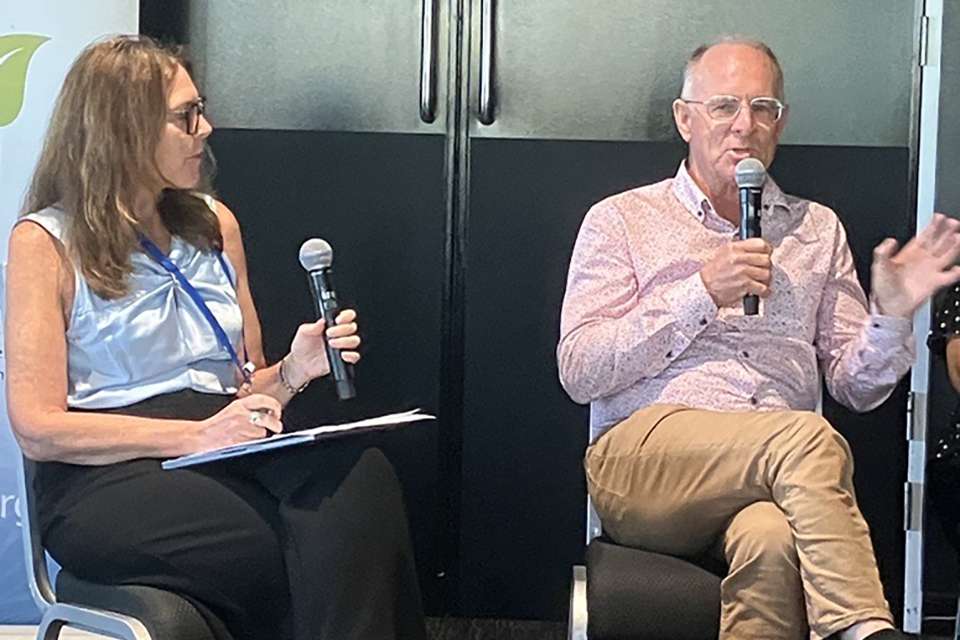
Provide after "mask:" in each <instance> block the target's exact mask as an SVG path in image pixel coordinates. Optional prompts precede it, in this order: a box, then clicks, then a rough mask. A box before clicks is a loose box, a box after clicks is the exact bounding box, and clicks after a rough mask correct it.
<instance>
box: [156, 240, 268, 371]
mask: <svg viewBox="0 0 960 640" xmlns="http://www.w3.org/2000/svg"><path fill="white" fill-rule="evenodd" d="M137 235H138V236H139V238H140V246H141V247H143V250H144V251H146V252H147V254H148V255H149V256H150V257H151V258H153V259H154V260H155V261H156V262H158V263H159V264H160V266H162V267H163V268H164V269H166V270H167V271H168V272H170V274H171V275H173V277H174V278H176V279H177V282H179V283H180V287H181V288H182V289H183V290H184V291H186V292H187V295H189V296H190V299H191V300H193V303H194V304H195V305H196V306H197V309H199V310H200V313H201V314H202V315H203V317H204V318H205V319H206V320H207V323H208V324H209V325H210V328H211V329H213V333H214V334H215V335H216V336H217V342H219V343H220V346H221V347H223V348H224V349H226V350H227V353H229V354H230V359H231V360H233V363H234V364H235V365H237V369H239V370H240V375H241V376H243V380H244V382H245V383H247V384H249V383H250V382H251V379H250V372H249V371H248V370H247V369H246V367H244V366H243V364H242V363H241V362H240V358H239V357H238V356H237V351H236V349H234V348H233V344H231V343H230V338H228V337H227V332H226V331H224V330H223V327H222V326H221V325H220V322H218V321H217V318H216V316H214V315H213V312H212V311H210V307H208V306H207V303H206V302H204V300H203V296H201V295H200V292H199V291H197V289H196V287H194V286H193V285H192V284H190V281H189V280H187V277H186V276H185V275H183V273H182V272H181V271H180V269H179V268H177V265H175V264H174V263H173V261H172V260H171V259H170V258H169V257H168V256H167V255H166V254H164V253H163V251H161V250H160V247H158V246H157V245H156V244H154V243H153V241H152V240H150V238H148V237H147V236H145V235H143V234H142V233H138V234H137ZM217 259H218V260H219V261H220V266H221V267H223V271H224V273H225V274H226V275H227V279H228V280H230V270H229V269H228V268H227V263H226V261H224V259H223V253H222V252H220V251H218V252H217ZM230 284H231V285H233V287H234V289H236V284H234V283H233V282H232V281H231V283H230ZM244 352H246V345H244Z"/></svg>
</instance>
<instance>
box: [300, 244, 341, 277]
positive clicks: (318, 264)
mask: <svg viewBox="0 0 960 640" xmlns="http://www.w3.org/2000/svg"><path fill="white" fill-rule="evenodd" d="M300 264H301V265H302V266H303V268H304V269H306V270H307V271H315V270H317V269H326V268H327V267H329V266H330V265H331V264H333V247H331V246H330V243H329V242H327V241H326V240H322V239H320V238H310V239H309V240H307V241H306V242H304V243H303V244H302V245H300Z"/></svg>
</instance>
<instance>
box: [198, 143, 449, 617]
mask: <svg viewBox="0 0 960 640" xmlns="http://www.w3.org/2000/svg"><path fill="white" fill-rule="evenodd" d="M210 142H211V145H212V147H213V150H214V153H215V154H216V157H217V158H218V162H219V175H218V178H217V181H216V183H217V188H218V191H219V194H220V197H221V198H222V199H223V200H224V201H225V202H226V203H227V205H228V206H230V207H231V208H232V209H233V211H234V213H235V214H236V216H237V219H238V220H239V222H240V226H241V229H242V231H243V237H244V244H245V247H246V252H247V262H248V264H249V270H250V284H251V288H252V290H253V296H254V300H255V302H256V304H257V310H258V311H259V314H260V320H261V323H262V325H263V336H264V344H265V348H266V353H267V358H268V360H269V361H271V362H275V361H276V360H278V359H279V358H280V357H282V356H283V355H284V354H285V353H286V352H287V349H288V347H289V344H290V340H291V339H292V338H293V335H294V333H295V331H296V328H297V326H298V325H299V324H300V323H302V322H307V321H311V320H312V319H313V316H314V312H313V306H312V305H313V303H312V301H311V298H310V293H309V289H308V288H307V280H306V275H305V273H304V271H303V269H302V268H301V267H300V263H299V261H298V259H297V256H298V251H299V248H300V244H301V243H302V242H303V241H304V240H306V239H308V238H312V237H321V238H324V239H325V240H327V241H328V242H330V244H331V245H332V246H333V250H334V262H333V270H334V282H335V284H336V289H337V293H338V296H339V297H340V300H341V304H342V305H343V306H352V307H354V308H356V309H357V310H358V313H359V322H360V333H361V335H362V337H363V339H364V345H363V348H362V353H363V360H361V362H360V363H359V365H358V366H357V368H356V387H357V397H356V398H355V399H353V400H350V401H347V402H339V401H337V399H336V396H335V395H334V393H333V390H332V383H331V382H330V381H329V380H322V381H318V382H315V383H313V384H312V385H311V386H310V387H309V388H308V389H307V390H306V391H305V392H304V393H303V394H302V395H301V396H300V397H298V398H297V399H295V400H294V401H293V402H292V403H291V404H290V406H289V408H288V410H287V412H286V413H285V415H284V422H285V424H286V425H287V426H288V428H296V427H306V426H311V425H314V424H318V423H323V422H329V421H335V420H342V419H347V418H359V417H366V416H372V415H377V414H379V413H384V412H389V411H398V410H400V409H406V408H413V407H422V408H424V409H425V410H426V411H429V412H432V413H437V411H438V408H439V404H440V398H439V388H440V386H439V385H440V376H441V371H440V332H441V308H440V307H441V295H442V289H443V281H444V274H445V268H444V257H443V256H444V237H445V236H444V228H445V214H444V205H443V193H444V188H443V180H442V173H443V151H444V146H443V145H444V141H443V139H442V138H441V137H439V136H414V135H389V134H347V133H323V132H306V131H296V132H288V131H256V130H223V129H221V130H217V131H216V132H215V133H214V134H213V136H212V137H211V139H210ZM443 428H446V425H442V424H437V423H416V424H413V425H410V426H408V427H405V428H403V429H401V430H399V431H397V432H395V433H393V434H390V435H387V436H384V437H383V438H382V439H381V441H382V445H383V446H384V447H385V448H386V451H387V453H388V455H389V457H390V458H391V460H392V461H393V463H394V465H395V466H396V467H397V470H398V472H399V474H400V477H401V480H402V481H403V483H404V488H405V491H406V499H407V503H408V507H409V509H410V512H411V520H412V522H411V526H412V530H413V535H414V539H415V540H414V542H415V546H416V551H417V560H418V563H419V565H420V569H421V582H422V584H423V587H424V592H425V596H426V599H427V602H428V605H429V606H430V607H431V608H433V609H435V608H436V606H438V605H437V604H436V603H437V599H438V592H439V585H438V584H437V579H436V573H437V571H438V570H439V564H440V559H439V554H440V547H439V544H440V541H441V539H442V533H441V532H440V531H439V530H438V527H440V526H442V522H441V521H440V514H441V512H442V510H441V509H440V506H439V503H438V500H439V499H440V493H439V491H440V485H441V483H440V480H439V476H438V465H439V457H438V456H439V437H440V429H443ZM318 544H322V541H318Z"/></svg>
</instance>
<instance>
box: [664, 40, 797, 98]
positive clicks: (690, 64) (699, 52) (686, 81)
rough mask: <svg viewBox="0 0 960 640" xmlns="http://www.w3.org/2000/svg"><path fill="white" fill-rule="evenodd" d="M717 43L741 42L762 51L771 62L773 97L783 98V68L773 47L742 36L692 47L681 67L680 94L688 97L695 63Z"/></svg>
mask: <svg viewBox="0 0 960 640" xmlns="http://www.w3.org/2000/svg"><path fill="white" fill-rule="evenodd" d="M718 44H742V45H744V46H747V47H751V48H753V49H756V50H757V51H762V52H763V53H764V54H765V55H766V56H767V57H768V58H770V62H772V63H773V70H774V90H775V91H776V95H775V96H773V97H774V98H778V99H780V100H783V99H784V92H783V69H782V68H781V67H780V61H779V60H777V56H776V55H775V54H774V53H773V49H771V48H770V47H769V46H768V45H767V44H766V43H765V42H762V41H760V40H754V39H752V38H743V37H741V36H721V37H719V38H717V39H716V40H713V41H712V42H708V43H706V44H702V45H700V46H699V47H697V48H696V49H694V50H693V53H691V54H690V57H689V58H687V66H686V67H684V69H683V87H682V88H681V90H680V95H681V96H686V97H689V92H690V86H691V85H692V84H693V71H694V68H695V67H696V66H697V63H698V62H700V58H702V57H703V54H705V53H706V52H707V51H709V50H710V49H712V48H713V47H715V46H717V45H718Z"/></svg>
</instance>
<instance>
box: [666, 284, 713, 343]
mask: <svg viewBox="0 0 960 640" xmlns="http://www.w3.org/2000/svg"><path fill="white" fill-rule="evenodd" d="M663 300H664V302H665V303H666V305H667V309H669V310H670V313H671V315H673V317H674V318H676V326H677V328H678V329H679V330H680V333H682V334H683V335H684V336H686V337H687V338H689V339H691V340H692V339H693V338H694V337H695V336H697V335H698V334H699V333H700V332H701V331H703V330H704V329H706V328H707V325H708V324H710V323H711V322H713V320H714V319H715V318H716V317H717V305H716V303H714V301H713V298H712V297H710V294H709V293H708V292H707V288H706V287H705V286H704V285H703V279H702V278H701V277H700V273H699V272H697V273H694V274H693V275H691V276H688V277H687V278H685V279H684V280H680V281H679V282H677V283H675V284H674V286H672V287H670V289H669V290H668V291H666V292H665V293H664V296H663Z"/></svg>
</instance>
